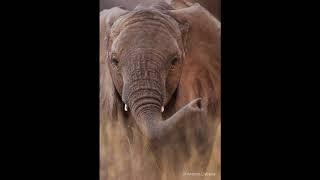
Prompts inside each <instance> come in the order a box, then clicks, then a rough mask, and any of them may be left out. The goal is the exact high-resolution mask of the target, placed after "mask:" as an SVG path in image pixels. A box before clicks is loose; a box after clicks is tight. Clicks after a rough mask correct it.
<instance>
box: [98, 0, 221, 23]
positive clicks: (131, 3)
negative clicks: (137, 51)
mask: <svg viewBox="0 0 320 180" xmlns="http://www.w3.org/2000/svg"><path fill="white" fill-rule="evenodd" d="M160 1H167V2H168V1H170V0H100V11H101V10H103V9H109V8H112V7H115V6H122V7H125V8H126V9H129V10H132V9H134V8H135V7H136V6H137V5H138V4H139V3H141V2H148V3H156V2H160ZM187 1H189V2H198V3H199V4H201V5H202V6H203V7H205V8H206V9H207V10H208V11H210V12H211V13H212V14H213V15H214V16H215V17H216V18H218V19H219V20H221V19H220V10H221V8H220V3H221V0H187Z"/></svg>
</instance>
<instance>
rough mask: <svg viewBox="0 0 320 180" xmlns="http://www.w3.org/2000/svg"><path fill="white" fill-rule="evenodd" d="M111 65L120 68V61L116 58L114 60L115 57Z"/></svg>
mask: <svg viewBox="0 0 320 180" xmlns="http://www.w3.org/2000/svg"><path fill="white" fill-rule="evenodd" d="M111 63H112V65H113V66H115V67H118V65H119V61H118V60H117V59H116V58H114V57H113V58H112V59H111Z"/></svg>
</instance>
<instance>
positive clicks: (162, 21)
mask: <svg viewBox="0 0 320 180" xmlns="http://www.w3.org/2000/svg"><path fill="white" fill-rule="evenodd" d="M128 29H131V30H132V29H136V30H137V31H136V32H140V31H142V32H143V33H146V32H149V34H151V33H152V32H158V33H166V34H167V36H169V35H171V36H173V37H175V38H179V37H181V32H180V29H179V24H178V23H177V22H176V21H175V20H174V19H173V18H172V17H171V16H169V15H167V14H164V13H161V12H159V11H156V10H138V11H132V12H130V13H128V14H126V15H124V16H122V17H121V18H119V19H118V20H117V21H116V22H115V23H114V25H113V26H112V29H111V36H112V37H116V36H118V35H119V33H120V32H122V31H124V30H128Z"/></svg>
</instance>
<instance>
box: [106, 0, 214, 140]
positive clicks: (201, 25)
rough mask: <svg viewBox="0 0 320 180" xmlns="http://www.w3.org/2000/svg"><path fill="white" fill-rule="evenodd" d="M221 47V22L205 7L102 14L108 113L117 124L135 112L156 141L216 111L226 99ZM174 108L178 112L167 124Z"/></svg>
mask: <svg viewBox="0 0 320 180" xmlns="http://www.w3.org/2000/svg"><path fill="white" fill-rule="evenodd" d="M219 43H220V25H219V23H218V21H217V20H216V19H215V18H214V17H213V16H212V15H211V14H210V13H209V12H207V11H206V10H204V9H203V8H202V7H201V6H200V5H199V4H194V5H192V6H190V7H187V8H182V9H177V10H174V9H172V8H171V7H170V6H169V5H167V4H158V5H156V6H154V7H151V8H143V7H140V8H136V9H134V10H132V11H127V10H125V9H121V8H119V7H115V8H112V9H109V10H104V11H102V12H101V13H100V84H101V85H100V86H101V87H100V88H101V90H100V91H101V92H100V93H101V94H100V95H101V99H102V101H101V103H102V104H103V107H104V108H105V109H103V110H104V111H107V114H108V115H109V119H111V120H112V119H116V118H117V116H118V114H119V113H130V115H132V116H133V117H134V119H135V122H136V124H137V126H138V128H139V130H140V131H141V132H142V134H143V135H144V136H145V137H146V138H147V139H148V140H150V141H156V140H160V139H161V138H163V137H164V136H165V135H167V134H170V132H172V131H174V130H175V128H176V127H177V126H178V124H179V123H181V122H183V121H184V120H185V119H188V117H190V116H191V115H193V114H197V113H203V112H204V111H207V108H209V109H210V108H212V109H215V108H216V107H213V106H218V104H219V103H217V102H219V100H220V98H219V97H220V96H219V94H220V84H219V83H220V54H219V46H220V45H219ZM173 97H174V98H173ZM203 97H206V100H205V102H206V103H205V105H203V104H204V103H203V102H204V100H201V98H203ZM173 99H174V100H173ZM172 101H174V102H172ZM169 103H173V104H175V107H176V108H177V111H176V112H174V113H172V116H171V117H169V118H167V119H165V118H163V113H165V112H166V111H167V109H166V106H168V104H169Z"/></svg>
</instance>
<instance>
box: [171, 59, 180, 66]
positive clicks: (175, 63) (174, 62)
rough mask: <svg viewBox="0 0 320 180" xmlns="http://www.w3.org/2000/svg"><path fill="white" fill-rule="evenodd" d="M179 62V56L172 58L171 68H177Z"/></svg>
mask: <svg viewBox="0 0 320 180" xmlns="http://www.w3.org/2000/svg"><path fill="white" fill-rule="evenodd" d="M177 64H178V58H177V57H175V58H173V59H172V60H171V69H175V67H176V65H177Z"/></svg>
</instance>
